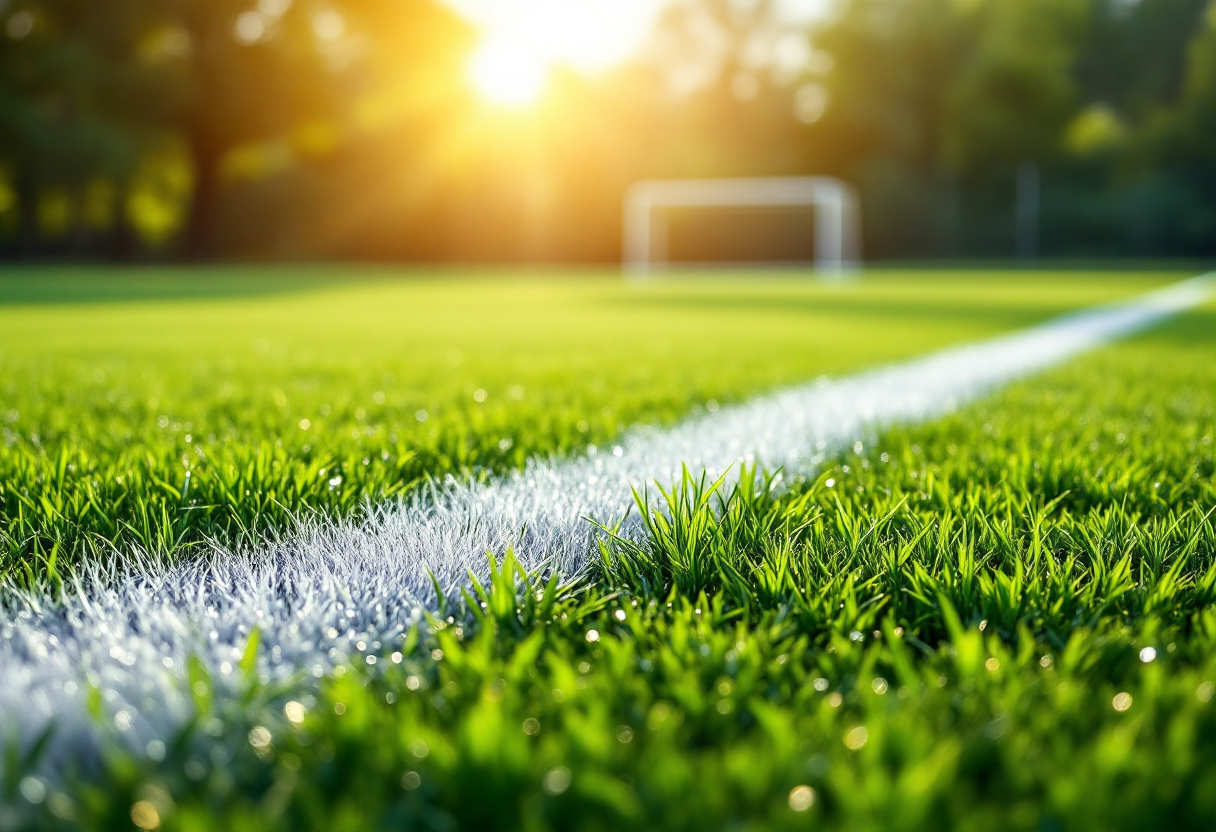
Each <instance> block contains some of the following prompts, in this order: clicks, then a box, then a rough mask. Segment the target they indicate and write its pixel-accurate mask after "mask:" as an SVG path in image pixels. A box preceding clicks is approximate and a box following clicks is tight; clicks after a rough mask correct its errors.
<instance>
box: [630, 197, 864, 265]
mask: <svg viewBox="0 0 1216 832" xmlns="http://www.w3.org/2000/svg"><path fill="white" fill-rule="evenodd" d="M785 207H810V208H812V209H814V221H813V224H812V228H811V229H810V230H811V231H812V232H813V233H814V235H815V236H814V240H815V269H816V271H818V272H820V273H821V274H823V275H824V276H825V277H843V276H845V275H847V274H848V273H849V272H850V271H853V270H855V269H857V268H858V267H859V266H860V265H861V229H860V209H859V206H858V199H857V194H856V192H855V191H854V190H853V188H852V186H850V185H848V184H847V183H845V182H842V181H841V180H839V179H833V178H831V177H826V176H780V177H764V178H754V179H669V180H651V181H646V182H638V183H636V184H634V185H632V186H631V187H630V188H629V190H628V191H627V192H626V194H625V216H624V268H625V273H626V274H627V275H629V276H632V277H646V276H648V275H650V274H651V273H652V272H653V271H655V270H656V269H660V268H665V267H666V264H667V215H666V211H667V210H669V209H673V208H706V209H713V208H785Z"/></svg>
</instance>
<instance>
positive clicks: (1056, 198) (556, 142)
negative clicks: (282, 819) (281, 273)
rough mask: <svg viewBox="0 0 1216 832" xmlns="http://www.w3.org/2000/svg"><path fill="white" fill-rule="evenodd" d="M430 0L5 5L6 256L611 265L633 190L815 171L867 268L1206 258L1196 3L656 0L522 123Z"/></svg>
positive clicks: (1204, 2) (1209, 229)
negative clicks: (849, 216)
mask: <svg viewBox="0 0 1216 832" xmlns="http://www.w3.org/2000/svg"><path fill="white" fill-rule="evenodd" d="M477 42H478V33H477V32H475V31H473V30H472V29H471V28H470V27H469V26H468V25H467V24H466V23H465V22H463V21H462V20H461V19H460V18H458V17H457V16H456V15H455V14H454V13H452V12H451V11H450V10H448V9H447V8H446V7H445V6H443V5H442V4H440V3H439V2H438V0H105V2H98V0H0V257H6V258H14V257H47V256H79V257H88V258H115V259H127V258H138V257H152V256H156V257H189V258H196V259H208V258H215V257H243V258H340V257H350V258H367V259H396V258H409V259H424V260H448V259H459V260H494V261H502V260H525V259H526V260H552V261H608V260H614V259H616V258H617V256H618V252H619V233H620V232H619V214H620V202H621V196H622V194H623V192H624V189H625V188H626V187H627V186H628V184H629V183H631V182H633V181H635V180H637V179H642V178H649V177H680V176H731V175H764V174H810V173H825V174H831V175H837V176H842V177H844V178H846V179H848V180H850V181H852V182H854V183H855V184H856V185H857V186H858V187H859V188H860V189H861V192H862V197H863V206H864V213H865V239H866V252H867V255H868V256H870V257H885V258H915V257H955V256H961V257H1008V256H1011V255H1012V254H1013V252H1014V250H1015V245H1016V243H1015V233H1016V231H1015V229H1016V211H1017V208H1016V198H1015V196H1016V190H1017V180H1018V171H1019V170H1023V171H1024V170H1026V166H1027V165H1033V166H1034V168H1033V169H1034V170H1036V171H1038V174H1039V179H1040V181H1041V206H1042V208H1041V218H1040V221H1039V227H1040V230H1041V245H1040V248H1041V251H1042V253H1043V254H1045V255H1048V256H1090V257H1092V256H1128V255H1130V256H1209V255H1212V254H1214V253H1216V138H1214V137H1216V3H1213V2H1211V0H839V2H837V3H836V4H835V6H834V7H833V11H832V13H831V14H830V15H829V16H828V17H826V18H824V19H822V20H819V21H816V22H814V23H812V24H805V23H796V22H792V21H790V20H788V19H786V18H785V17H784V16H783V13H782V11H781V8H780V7H779V6H777V5H775V4H774V3H773V2H770V0H746V1H744V0H673V2H672V3H671V4H670V6H669V8H668V9H667V11H666V13H665V14H664V16H663V17H662V19H661V21H660V24H659V25H658V27H657V29H656V31H655V32H654V33H653V34H652V36H651V37H650V39H649V41H648V42H647V44H646V46H645V48H644V49H643V50H642V51H641V52H640V53H639V55H638V56H637V57H636V58H635V59H633V60H631V61H630V62H628V63H627V64H625V65H623V66H621V67H619V68H617V69H615V70H613V71H611V72H609V73H605V74H600V75H596V76H594V77H585V76H582V75H579V74H576V73H574V72H572V71H567V70H561V69H557V70H555V71H554V73H553V76H552V78H551V83H550V85H549V89H548V90H547V92H546V94H545V97H544V98H543V100H542V101H540V102H539V103H538V104H537V105H536V106H535V107H533V108H530V109H528V110H523V111H509V110H503V109H501V108H495V107H493V106H490V105H489V104H487V103H485V102H484V101H482V100H480V99H479V98H478V97H477V95H476V94H475V92H474V91H473V90H472V89H471V88H470V86H469V83H468V80H467V78H468V74H467V69H466V67H467V64H468V60H469V56H470V54H471V53H472V52H473V50H474V49H475V48H476V46H477Z"/></svg>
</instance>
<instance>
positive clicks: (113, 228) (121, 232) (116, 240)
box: [106, 180, 138, 262]
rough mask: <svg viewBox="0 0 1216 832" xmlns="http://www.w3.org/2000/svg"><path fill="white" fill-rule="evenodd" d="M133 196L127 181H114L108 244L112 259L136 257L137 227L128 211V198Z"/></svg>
mask: <svg viewBox="0 0 1216 832" xmlns="http://www.w3.org/2000/svg"><path fill="white" fill-rule="evenodd" d="M130 197H131V186H130V185H129V184H128V183H127V182H126V181H125V180H122V181H119V182H115V183H114V197H113V199H114V203H113V207H112V208H111V209H110V210H111V216H112V219H111V222H110V235H109V237H110V238H109V241H108V244H107V246H106V248H107V249H108V251H107V254H108V255H109V257H110V259H111V260H118V261H121V262H126V261H128V260H132V259H134V257H135V252H136V249H137V247H138V240H137V239H136V235H135V229H134V228H132V227H131V217H130V216H129V215H128V213H127V200H128V199H130Z"/></svg>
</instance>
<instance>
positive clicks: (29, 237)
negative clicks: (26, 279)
mask: <svg viewBox="0 0 1216 832" xmlns="http://www.w3.org/2000/svg"><path fill="white" fill-rule="evenodd" d="M16 189H17V212H18V214H19V215H20V223H21V225H20V230H19V232H18V234H19V238H20V239H19V243H18V248H19V250H20V253H21V255H22V256H23V257H29V258H34V257H37V256H38V254H39V251H40V249H41V247H42V239H41V238H42V235H41V233H40V231H39V223H38V185H37V183H35V182H34V178H33V177H32V176H30V175H29V174H28V173H22V172H20V169H18V174H17V182H16Z"/></svg>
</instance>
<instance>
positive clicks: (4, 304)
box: [0, 267, 1180, 581]
mask: <svg viewBox="0 0 1216 832" xmlns="http://www.w3.org/2000/svg"><path fill="white" fill-rule="evenodd" d="M1179 276H1180V275H1179V274H1177V273H1173V274H1171V273H1168V272H1158V273H1145V274H1138V273H1127V274H1102V273H1084V272H1060V273H1032V272H1006V273H996V272H992V273H968V272H953V273H950V272H946V273H933V272H893V273H883V272H878V273H873V274H867V275H866V278H865V280H864V281H860V282H857V283H850V284H846V285H830V284H823V283H816V282H814V281H811V280H807V279H805V278H798V277H794V276H786V277H773V276H771V275H769V276H765V275H761V274H748V275H728V276H721V277H704V278H700V279H691V278H689V279H680V280H669V281H663V282H656V283H653V284H648V285H640V286H639V285H626V284H625V283H624V282H623V281H621V280H620V278H619V276H617V275H615V274H605V273H598V274H596V273H577V274H560V273H553V274H550V275H548V276H544V277H527V276H521V275H519V274H503V273H497V274H491V273H480V274H478V273H431V274H428V273H423V272H418V273H402V272H399V271H396V272H395V271H392V270H387V269H370V268H363V269H359V268H338V267H325V268H322V267H302V268H295V269H292V268H256V269H255V268H247V269H240V268H221V269H214V270H169V269H157V270H153V269H149V270H142V271H140V270H135V271H132V270H119V271H98V270H87V269H59V270H52V269H43V270H28V271H22V270H10V271H8V272H6V274H5V276H3V277H0V403H2V404H0V431H2V433H0V437H2V439H3V441H2V443H0V575H4V574H8V575H18V576H21V577H22V579H23V580H27V581H29V580H37V579H40V578H43V577H45V576H47V575H48V574H62V573H64V572H65V571H66V570H68V569H70V567H71V565H72V564H74V563H77V562H79V559H80V558H81V557H85V556H90V557H107V556H110V555H109V553H110V552H111V551H112V550H113V548H114V547H116V548H117V549H118V550H119V551H123V550H130V549H131V548H133V547H138V548H140V549H143V550H145V551H148V552H151V553H154V554H160V555H173V554H176V553H178V552H180V551H182V550H183V548H186V547H188V546H189V544H191V543H193V542H195V541H198V540H201V539H204V538H215V539H219V540H221V541H229V542H232V543H238V542H240V541H242V540H245V541H248V540H251V539H256V538H257V537H259V536H261V535H263V534H265V533H268V532H271V531H274V530H281V529H283V528H286V527H289V526H290V524H291V523H292V520H293V518H294V517H298V516H300V515H302V514H306V513H312V512H320V513H323V514H325V515H329V516H339V515H341V516H349V515H351V514H353V513H357V512H358V511H359V510H360V509H361V508H362V507H364V506H365V505H367V504H368V502H369V501H383V500H386V499H391V498H394V497H397V496H400V495H402V494H404V493H405V492H407V491H408V490H409V489H411V488H412V487H414V486H416V485H417V484H418V483H419V482H421V481H422V480H423V478H425V477H427V476H443V475H445V474H449V473H456V474H462V473H463V472H470V471H471V472H498V471H502V470H504V469H507V468H510V467H513V466H519V465H521V464H522V463H523V462H524V460H525V459H527V458H528V457H529V456H533V455H536V454H549V453H557V454H564V453H571V452H579V451H581V450H583V449H584V448H585V447H586V446H587V445H588V444H594V443H602V442H604V441H607V440H609V439H610V438H611V437H613V436H614V435H616V434H618V433H619V432H620V431H621V430H622V429H624V428H625V427H626V426H629V425H633V424H637V423H651V424H656V423H657V424H662V423H669V422H671V421H672V420H674V419H677V418H679V417H681V416H684V415H686V414H688V413H689V412H691V411H693V410H695V409H696V408H698V407H703V406H705V405H706V404H707V403H708V402H709V401H710V400H715V401H718V402H726V401H731V400H736V399H739V398H741V397H744V396H747V395H750V394H753V393H756V392H758V391H763V390H766V389H770V388H773V387H775V386H778V385H782V384H788V383H792V382H797V381H803V380H806V379H808V378H813V377H815V376H817V375H819V374H822V373H831V374H837V373H845V372H848V371H850V370H854V369H857V368H860V367H864V366H867V365H872V364H874V363H877V362H883V361H890V360H894V359H899V358H903V357H907V356H912V355H917V354H920V353H924V352H926V351H929V350H933V349H936V348H939V347H942V346H944V345H948V344H952V343H958V342H964V341H968V340H972V339H976V338H981V337H984V336H989V335H992V334H995V333H998V332H1002V331H1007V330H1010V329H1015V328H1018V327H1022V326H1025V325H1028V324H1031V323H1033V322H1035V321H1038V320H1042V319H1044V318H1046V317H1050V316H1052V315H1056V314H1059V313H1061V312H1064V311H1067V310H1070V309H1074V308H1078V307H1083V306H1088V305H1091V304H1095V303H1100V302H1103V301H1108V300H1112V299H1116V298H1121V297H1125V296H1129V295H1133V294H1136V293H1139V292H1142V291H1145V290H1146V289H1148V288H1150V287H1152V286H1156V285H1161V284H1162V283H1165V282H1168V281H1171V280H1175V279H1177V278H1178V277H1179ZM479 391H480V392H479ZM423 420H425V421H423ZM187 474H188V475H189V477H188V478H187Z"/></svg>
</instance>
